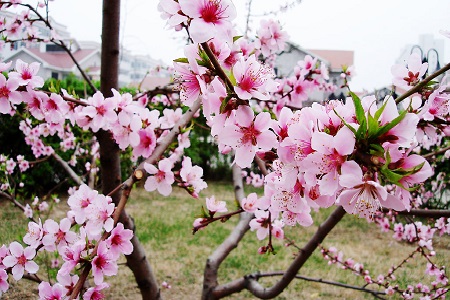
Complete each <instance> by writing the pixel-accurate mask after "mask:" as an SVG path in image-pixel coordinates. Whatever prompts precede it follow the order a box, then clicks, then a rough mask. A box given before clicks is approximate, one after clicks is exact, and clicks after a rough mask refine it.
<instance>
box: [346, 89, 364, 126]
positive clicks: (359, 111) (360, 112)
mask: <svg viewBox="0 0 450 300" xmlns="http://www.w3.org/2000/svg"><path fill="white" fill-rule="evenodd" d="M349 94H350V96H351V97H352V99H353V104H354V106H355V113H356V120H358V123H359V124H360V125H362V124H363V121H365V120H366V116H365V113H364V108H363V107H362V104H361V99H359V97H358V96H357V95H356V94H355V93H353V92H349Z"/></svg>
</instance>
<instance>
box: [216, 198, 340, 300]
mask: <svg viewBox="0 0 450 300" xmlns="http://www.w3.org/2000/svg"><path fill="white" fill-rule="evenodd" d="M344 215H345V210H344V209H343V208H342V206H338V207H337V208H336V209H335V210H334V212H333V213H332V214H331V215H330V216H329V217H328V219H327V220H325V222H323V223H322V224H321V225H320V226H319V228H318V229H317V231H316V233H315V234H314V236H312V237H311V239H310V240H309V242H308V243H306V245H305V247H303V248H302V249H301V251H300V252H299V255H298V256H297V257H296V258H295V259H294V261H293V262H292V264H291V265H290V266H289V267H288V268H287V270H286V271H285V272H283V274H284V275H283V277H282V278H281V279H280V280H279V281H278V282H276V283H275V284H274V285H273V286H271V287H267V288H266V287H263V286H262V285H261V284H260V283H259V282H258V281H257V280H258V275H257V274H255V275H247V276H244V277H242V278H239V279H237V280H234V281H232V282H229V283H227V284H224V285H219V286H217V287H215V288H214V289H213V291H212V292H211V295H210V297H208V299H221V298H224V297H226V296H229V295H232V294H234V293H239V292H240V291H242V290H244V289H247V290H249V291H250V293H252V294H253V295H254V296H255V297H257V298H260V299H271V298H275V297H276V296H278V295H279V294H281V293H282V292H283V290H284V289H285V288H286V287H287V286H288V285H289V283H291V281H292V280H293V279H294V278H295V277H296V276H297V273H298V271H299V270H300V269H301V267H302V266H303V265H304V264H305V262H306V261H307V260H308V259H309V258H310V257H311V255H312V253H313V252H314V250H315V249H317V247H318V246H319V244H320V243H322V241H323V240H324V239H325V237H326V236H327V235H328V234H329V233H330V231H331V230H332V229H333V228H334V227H335V226H336V225H337V224H338V223H339V221H340V220H341V219H342V218H343V217H344Z"/></svg>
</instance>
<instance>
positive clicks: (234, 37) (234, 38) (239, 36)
mask: <svg viewBox="0 0 450 300" xmlns="http://www.w3.org/2000/svg"><path fill="white" fill-rule="evenodd" d="M241 37H243V35H237V36H233V43H234V42H236V41H237V40H238V39H240V38H241Z"/></svg>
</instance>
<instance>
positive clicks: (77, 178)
mask: <svg viewBox="0 0 450 300" xmlns="http://www.w3.org/2000/svg"><path fill="white" fill-rule="evenodd" d="M52 156H53V158H55V160H56V161H57V162H58V163H59V164H60V165H61V167H63V169H64V170H65V171H66V172H67V174H69V176H70V177H71V178H72V180H73V181H75V182H76V183H77V184H78V185H82V184H83V183H84V182H83V181H82V180H81V179H80V176H78V174H77V173H75V171H74V170H72V168H71V167H70V166H69V164H68V163H67V162H66V161H65V160H64V159H62V158H61V156H59V155H58V154H57V153H56V152H53V153H52Z"/></svg>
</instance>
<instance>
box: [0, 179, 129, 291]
mask: <svg viewBox="0 0 450 300" xmlns="http://www.w3.org/2000/svg"><path fill="white" fill-rule="evenodd" d="M68 204H69V206H70V210H69V211H68V213H67V218H64V219H62V220H60V222H59V223H58V222H56V221H54V220H52V219H48V220H46V221H45V222H44V224H42V222H41V220H40V219H39V221H38V222H29V223H28V230H27V234H26V235H25V236H24V238H23V242H24V243H25V244H26V245H28V246H27V247H26V248H23V246H22V245H21V244H20V243H18V242H12V243H11V244H10V245H8V246H6V245H3V246H2V247H1V248H0V283H1V284H2V291H3V292H5V291H6V289H7V287H8V282H7V276H6V277H5V276H4V274H7V273H11V274H12V275H13V278H14V279H15V280H19V279H21V278H22V277H23V275H24V273H25V272H27V273H28V274H36V272H37V271H38V265H37V264H36V263H35V262H34V259H35V257H36V253H37V252H38V251H44V250H45V251H47V252H50V253H52V252H57V253H58V255H59V257H61V258H62V260H63V265H62V266H61V268H60V269H59V271H58V276H57V282H56V283H54V284H53V285H50V283H48V282H41V283H40V285H39V296H40V297H41V299H62V298H63V297H65V296H69V295H71V293H72V290H73V288H74V286H75V284H76V282H77V281H78V275H75V274H72V273H73V271H74V270H75V268H76V267H77V266H78V265H83V264H85V263H86V262H90V263H91V264H92V275H93V278H94V283H95V287H92V288H89V289H88V290H87V291H86V293H85V295H84V299H97V298H90V297H89V295H90V294H92V293H94V292H95V293H97V294H98V293H100V290H101V289H103V288H105V287H107V286H108V285H107V284H106V283H104V282H103V277H104V276H112V275H116V274H117V268H118V267H117V260H118V259H119V257H120V255H121V254H125V255H128V254H131V252H132V251H133V245H132V244H131V238H132V237H133V232H132V231H131V230H129V229H124V227H123V225H122V224H121V223H118V224H117V225H116V226H115V225H114V221H113V219H112V213H113V212H114V208H115V207H114V204H113V203H111V198H110V197H108V196H105V195H102V194H99V193H98V192H97V191H95V190H92V189H90V188H89V187H88V186H86V185H82V186H80V187H79V189H78V190H77V191H76V192H74V193H73V194H72V195H71V196H70V197H69V199H68ZM74 224H78V225H80V228H79V230H78V231H73V225H74ZM104 232H107V233H109V235H108V237H107V238H106V239H105V238H102V235H103V233H104ZM94 248H95V249H96V252H95V253H94V252H93V251H94ZM3 287H5V288H3Z"/></svg>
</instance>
